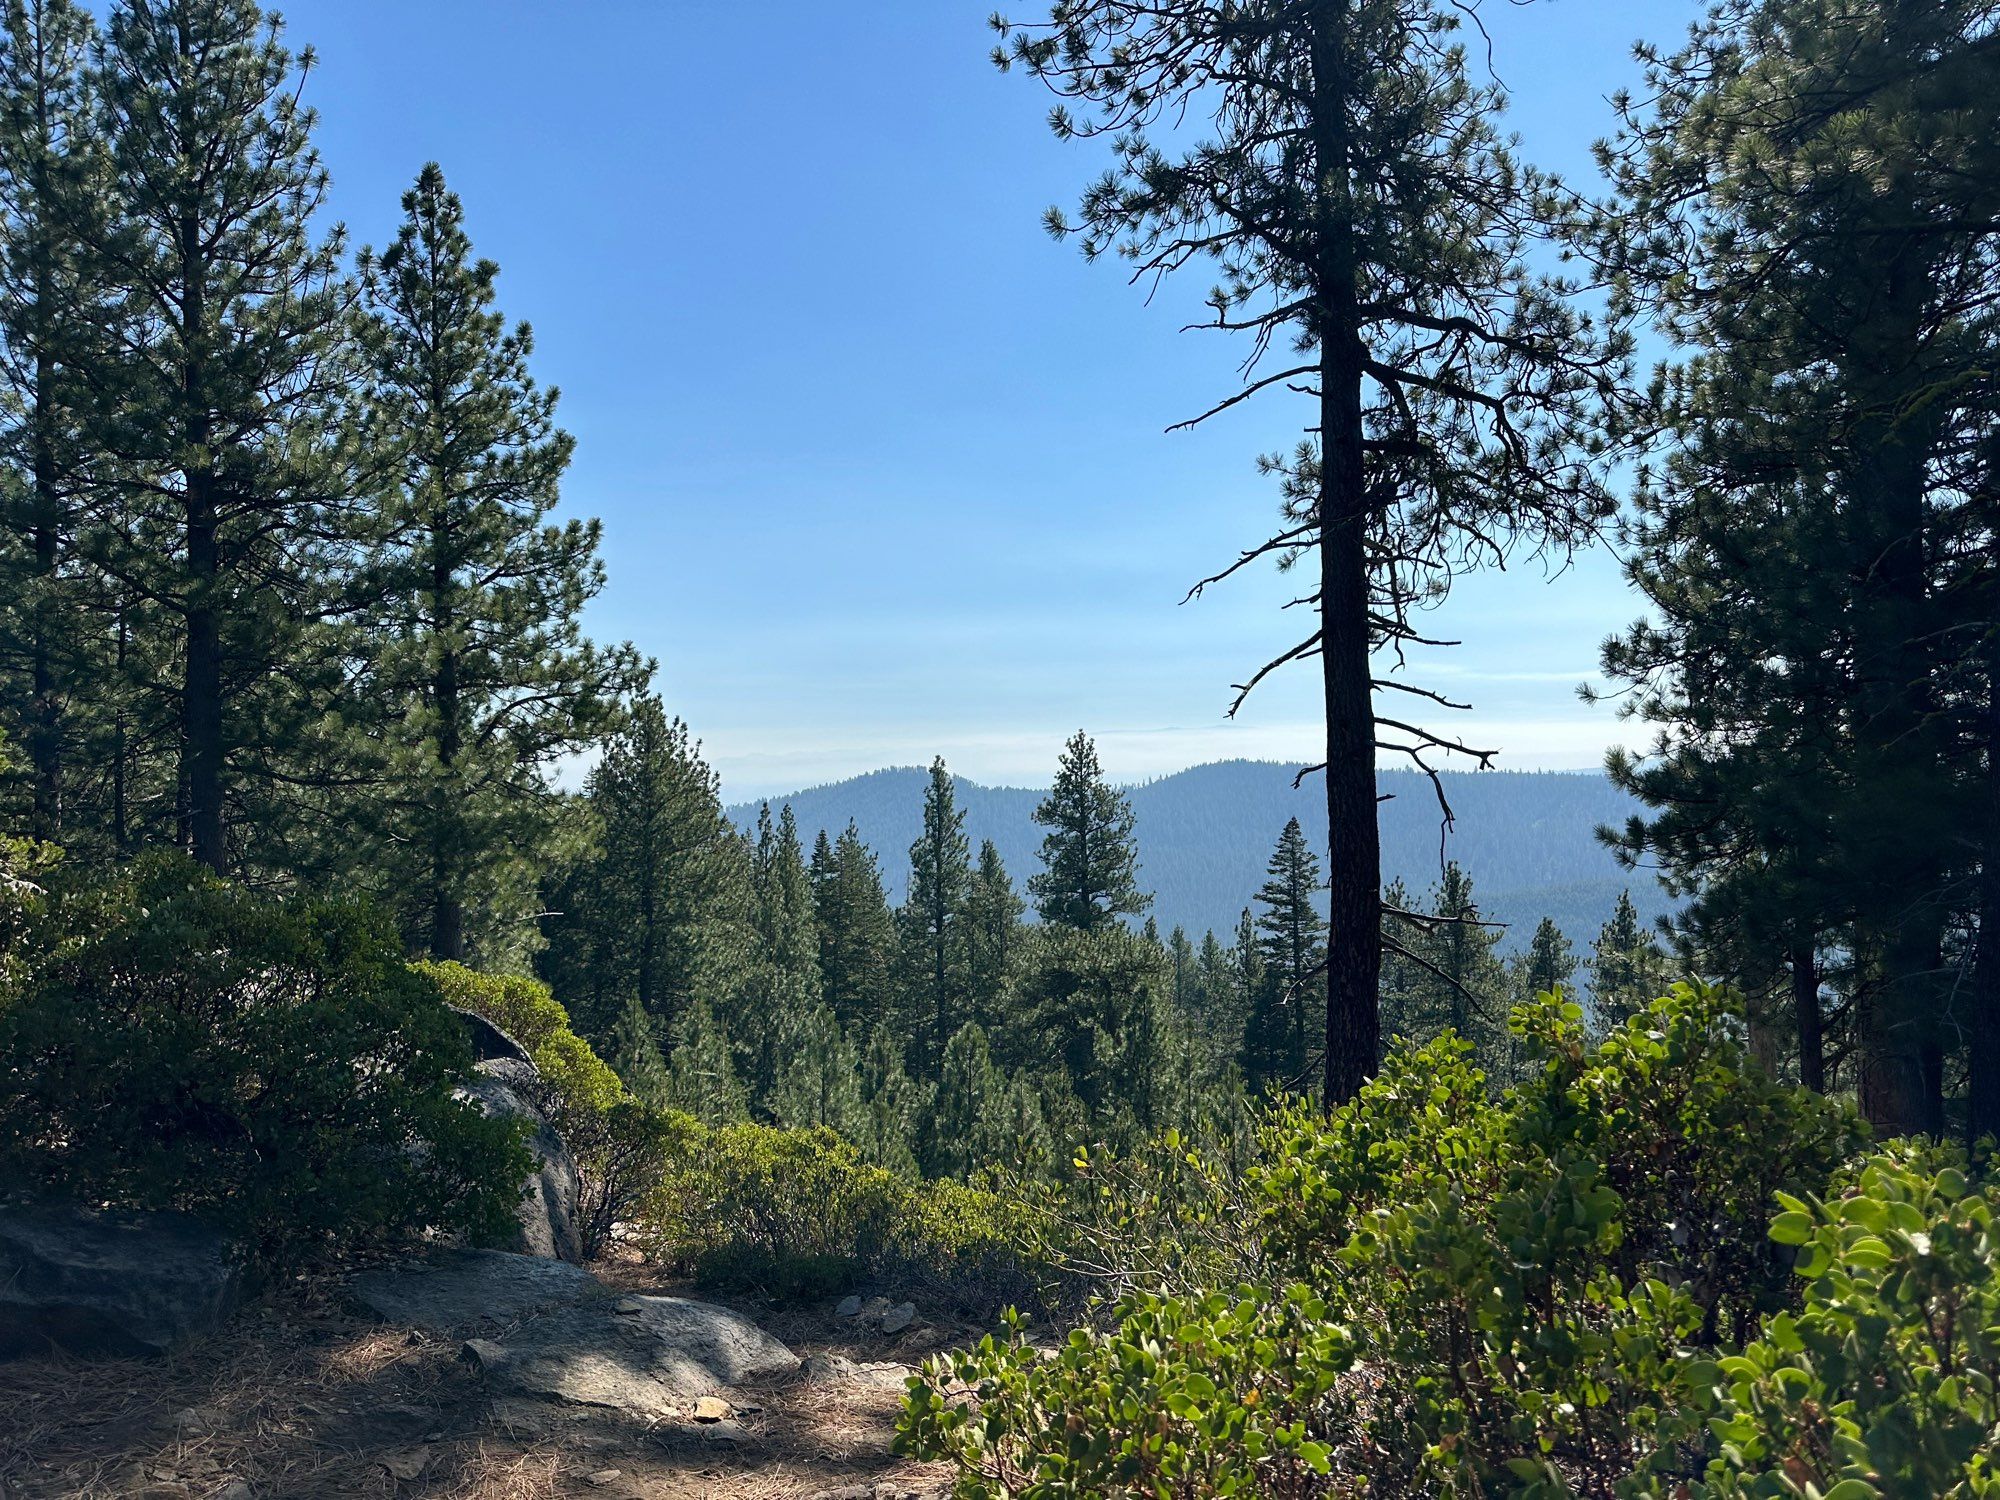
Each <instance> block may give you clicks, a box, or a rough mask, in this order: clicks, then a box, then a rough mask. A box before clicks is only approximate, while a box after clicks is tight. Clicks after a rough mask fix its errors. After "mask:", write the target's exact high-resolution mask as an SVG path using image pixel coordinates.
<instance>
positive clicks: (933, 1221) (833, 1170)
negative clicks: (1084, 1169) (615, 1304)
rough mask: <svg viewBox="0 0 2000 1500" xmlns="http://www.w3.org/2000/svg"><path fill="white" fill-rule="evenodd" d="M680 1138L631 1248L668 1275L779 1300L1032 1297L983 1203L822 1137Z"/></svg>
mask: <svg viewBox="0 0 2000 1500" xmlns="http://www.w3.org/2000/svg"><path fill="white" fill-rule="evenodd" d="M683 1118H685V1117H683ZM687 1125H688V1128H689V1129H691V1130H692V1131H693V1132H694V1133H695V1134H694V1136H693V1138H692V1139H691V1140H690V1141H689V1142H688V1145H687V1149H685V1150H683V1151H680V1152H678V1153H676V1155H675V1157H674V1160H673V1163H672V1165H671V1166H670V1167H669V1169H668V1170H667V1172H666V1173H665V1175H664V1178H663V1180H662V1181H661V1182H660V1184H659V1186H658V1188H657V1189H656V1190H655V1192H654V1193H653V1195H652V1197H651V1199H650V1200H649V1204H648V1209H647V1212H646V1214H645V1216H644V1221H643V1235H642V1243H643V1244H644V1246H645V1248H646V1249H647V1250H648V1252H649V1253H650V1254H652V1255H653V1256H654V1257H655V1258H656V1259H659V1260H661V1261H663V1262H665V1263H666V1264H668V1265H672V1266H676V1267H678V1268H680V1269H683V1270H686V1271H689V1272H692V1273H693V1274H695V1275H696V1276H698V1277H700V1278H701V1279H702V1280H704V1281H707V1282H710V1283H712V1284H718V1285H727V1286H739V1287H742V1286H756V1287H759V1288H762V1289H763V1290H765V1291H768V1292H772V1293H774V1294H778V1295H782V1296H817V1295H824V1294H826V1293H829V1292H833V1291H836V1290H847V1289H849V1288H851V1287H852V1286H853V1285H855V1284H856V1283H857V1282H858V1281H861V1280H865V1279H872V1278H882V1279H893V1280H894V1281H895V1282H896V1283H897V1284H898V1285H901V1286H909V1285H910V1284H912V1283H921V1284H924V1285H927V1286H928V1287H929V1288H930V1289H931V1290H934V1291H936V1292H939V1293H941V1294H949V1295H953V1296H956V1297H958V1298H960V1299H962V1300H965V1301H967V1302H970V1303H975V1304H982V1305H984V1306H986V1307H987V1308H989V1309H990V1308H991V1307H994V1306H998V1305H1000V1304H1001V1303H1002V1302H1004V1301H1006V1300H1008V1299H1010V1298H1011V1299H1022V1298H1027V1297H1030V1296H1031V1295H1032V1293H1033V1291H1034V1286H1035V1282H1034V1279H1033V1278H1032V1276H1031V1275H1030V1274H1029V1267H1028V1266H1027V1264H1026V1263H1025V1262H1024V1261H1023V1259H1022V1258H1021V1256H1020V1255H1019V1253H1018V1252H1017V1251H1016V1250H1015V1248H1014V1246H1013V1240H1012V1236H1011V1234H1010V1233H1009V1223H1008V1215H1007V1212H1006V1205H1004V1204H1003V1203H1002V1201H1001V1200H1000V1199H998V1198H996V1197H995V1196H994V1195H993V1194H991V1193H987V1192H983V1191H980V1190H978V1189H975V1188H969V1187H966V1186H965V1185H963V1184H961V1183H954V1182H932V1183H922V1184H917V1183H911V1182H909V1181H908V1180H907V1179H905V1178H902V1177H899V1176H898V1175H896V1174H895V1173H893V1172H890V1171H888V1170H886V1169H884V1168H882V1167H877V1166H872V1165H870V1164H869V1163H868V1162H866V1161H865V1160H863V1159H862V1156H861V1153H860V1151H859V1150H858V1149H857V1148H856V1147H855V1146H854V1145H852V1144H851V1143H850V1142H848V1141H845V1140H843V1139H842V1138H841V1137H840V1136H838V1135H837V1134H835V1133H834V1132H833V1131H832V1130H829V1129H827V1128H826V1127H824V1126H820V1127H815V1128H813V1129H809V1130H782V1129H777V1128H774V1127H772V1126H768V1125H753V1124H738V1125H725V1126H722V1127H720V1128H718V1129H714V1130H707V1129H704V1128H703V1127H701V1126H699V1125H695V1124H694V1122H693V1121H692V1120H688V1121H687Z"/></svg>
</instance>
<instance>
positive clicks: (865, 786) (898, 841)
mask: <svg viewBox="0 0 2000 1500" xmlns="http://www.w3.org/2000/svg"><path fill="white" fill-rule="evenodd" d="M1292 775H1293V768H1292V767H1290V766H1285V765H1277V764H1273V763H1270V762H1263V761H1240V760H1239V761H1222V762H1218V763H1216V764H1213V765H1205V766H1196V767H1194V768H1192V769H1191V770H1186V771H1181V772H1178V773H1177V774H1175V775H1172V776H1166V777H1162V778H1161V779H1160V780H1158V781H1152V782H1147V783H1145V784H1144V785H1141V786H1135V787H1131V788H1128V789H1127V795H1128V796H1130V798H1131V799H1132V810H1133V813H1134V814H1135V816H1136V818H1137V821H1138V839H1139V858H1140V873H1141V884H1142V885H1143V886H1144V887H1145V888H1146V889H1149V890H1151V891H1152V892H1153V893H1154V905H1153V915H1154V916H1156V917H1157V918H1158V919H1159V923H1160V928H1161V930H1162V931H1169V930H1171V929H1172V928H1173V927H1174V926H1176V925H1179V926H1182V927H1185V928H1186V929H1187V930H1188V932H1189V933H1190V934H1191V935H1192V936H1194V937H1195V938H1196V939H1199V937H1200V935H1201V934H1202V933H1203V932H1204V931H1207V930H1208V929H1210V928H1213V929H1214V930H1215V931H1216V932H1217V933H1218V934H1221V935H1223V936H1224V937H1225V938H1226V937H1227V936H1228V935H1229V934H1230V933H1231V932H1232V931H1233V929H1234V927H1235V924H1236V919H1237V915H1238V913H1240V912H1241V911H1242V909H1243V908H1244V906H1245V905H1247V904H1248V903H1249V901H1250V898H1251V896H1252V894H1253V893H1254V892H1255V891H1256V889H1257V887H1258V886H1259V885H1260V884H1262V883H1263V879H1264V864H1265V861H1266V860H1267V859H1269V858H1270V854H1271V846H1272V845H1273V844H1274V843H1276V842H1277V837H1278V833H1279V830H1281V829H1282V828H1283V827H1284V826H1285V820H1286V819H1287V818H1291V817H1297V818H1298V819H1299V821H1300V822H1301V823H1302V824H1304V826H1305V828H1306V831H1307V833H1308V835H1310V836H1311V837H1312V839H1313V840H1314V843H1315V845H1316V847H1318V848H1320V849H1324V848H1325V847H1326V805H1325V803H1324V801H1323V800H1322V798H1321V794H1320V788H1319V785H1318V783H1317V782H1316V781H1314V780H1312V779H1311V778H1308V779H1307V781H1306V784H1305V785H1304V786H1303V787H1299V788H1296V789H1295V788H1294V787H1293V786H1292ZM927 776H928V773H927V772H925V771H922V770H918V769H916V768H914V767H898V768H896V769H892V770H884V771H873V772H870V773H869V774H868V775H866V776H857V777H854V778H853V779H852V780H849V781H842V782H836V783H834V784H833V785H830V786H821V787H813V788H810V789H808V790H805V791H801V792H797V793H795V794H793V795H792V796H790V797H781V798H773V799H772V806H773V807H776V806H778V805H779V804H781V803H784V802H789V803H790V804H791V807H792V811H793V813H794V814H795V815H796V816H797V818H798V822H799V834H800V837H801V838H802V839H804V840H805V842H806V845H807V847H808V848H810V847H811V844H812V839H813V836H814V835H815V834H816V833H817V832H818V831H819V830H821V829H825V830H826V832H827V835H828V837H832V836H834V835H835V834H837V833H839V831H840V830H841V829H842V828H844V827H846V826H847V823H848V820H849V819H850V818H851V819H852V820H853V821H854V822H855V823H856V824H857V825H858V826H859V827H860V829H861V836H862V837H863V838H864V839H866V840H867V841H868V843H869V845H870V846H871V847H872V848H873V849H874V850H875V852H876V855H877V856H878V858H880V860H881V862H882V874H883V878H884V880H885V881H886V882H887V884H888V885H889V888H890V897H891V899H892V900H898V901H899V900H901V899H902V891H903V884H904V880H905V877H906V875H907V873H908V858H907V851H908V849H909V847H910V845H911V844H912V843H913V842H914V841H915V840H916V837H917V832H918V828H919V825H920V823H921V821H922V815H923V796H924V783H925V780H926V779H927ZM1381 783H1382V790H1383V792H1384V793H1385V794H1388V795H1389V797H1390V800H1389V801H1387V802H1384V803H1383V804H1382V863H1383V869H1384V872H1385V875H1386V876H1387V877H1390V878H1393V877H1397V876H1400V877H1401V878H1402V879H1403V881H1404V882H1405V883H1406V884H1407V885H1408V886H1409V887H1410V889H1411V891H1412V892H1413V893H1415V894H1417V895H1419V896H1421V895H1422V893H1424V892H1426V891H1428V890H1429V888H1430V887H1431V885H1432V884H1433V883H1434V882H1435V881H1436V880H1437V876H1438V869H1439V840H1440V832H1441V829H1440V818H1439V813H1438V806H1437V800H1436V797H1435V795H1434V794H1433V792H1432V790H1431V786H1430V783H1429V782H1428V781H1426V780H1425V779H1424V778H1423V776H1421V775H1420V774H1419V773H1417V772H1414V771H1400V770H1391V771H1384V772H1383V773H1382V777H1381ZM1444 785H1445V791H1446V795H1447V796H1448V797H1449V798H1450V800H1451V804H1452V810H1453V812H1454V813H1455V814H1456V817H1457V822H1456V826H1455V827H1454V829H1453V830H1452V832H1451V834H1450V836H1449V838H1447V839H1446V840H1445V841H1444V850H1445V853H1446V854H1447V855H1448V857H1450V858H1452V859H1455V860H1457V861H1458V862H1459V864H1461V865H1462V866H1464V867H1465V868H1466V869H1467V870H1468V871H1470V872H1471V874H1472V878H1473V883H1474V888H1475V891H1476V893H1477V895H1478V897H1479V900H1480V905H1481V907H1482V909H1483V910H1484V912H1485V914H1486V915H1487V916H1489V917H1491V918H1492V919H1494V920H1496V921H1502V922H1506V923H1507V924H1508V931H1507V934H1506V937H1505V939H1504V940H1503V945H1502V946H1503V947H1506V948H1509V949H1511V948H1513V947H1515V946H1517V945H1519V944H1524V943H1526V941H1527V939H1528V935H1529V933H1530V932H1531V931H1532V930H1533V928H1534V925H1535V923H1536V922H1537V921H1538V920H1539V919H1540V918H1541V917H1543V916H1550V917H1554V918H1555V919H1556V922H1557V923H1558V924H1559V925H1560V926H1561V927H1562V929H1563V930H1564V931H1565V932H1566V933H1568V934H1569V936H1570V939H1571V940H1572V941H1573V942H1575V943H1576V944H1577V946H1578V948H1579V949H1582V948H1585V947H1587V945H1588V944H1589V942H1590V940H1591V939H1592V938H1593V937H1595V936H1596V933H1597V929H1598V927H1599V926H1600V925H1601V924H1602V923H1603V922H1604V920H1605V919H1606V918H1607V917H1608V916H1610V914H1611V908H1612V905H1613V903H1614V902H1616V900H1617V899H1618V893H1619V891H1621V890H1625V889H1628V888H1629V889H1630V890H1631V892H1632V898H1633V900H1634V901H1635V902H1636V903H1637V904H1638V906H1639V910H1640V912H1641V914H1642V915H1644V916H1646V917H1649V918H1650V917H1652V916H1655V915H1658V914H1659V913H1661V912H1664V911H1665V910H1667V907H1668V903H1667V901H1666V900H1665V898H1664V896H1663V895H1662V894H1661V893H1660V890H1659V888H1658V886H1657V885H1656V884H1655V883H1654V881H1653V880H1652V878H1651V877H1650V876H1648V875H1646V874H1644V873H1643V872H1639V873H1633V872H1627V871H1623V870H1620V869H1619V868H1618V866H1617V864H1616V862H1615V861H1614V860H1613V859H1612V857H1611V855H1610V853H1609V851H1607V850H1606V849H1605V848H1604V846H1603V845H1602V844H1600V843H1599V842H1598V840H1597V837H1596V829H1597V828H1598V827H1599V825H1601V824H1605V823H1620V822H1623V821H1624V819H1625V818H1626V817H1627V816H1628V815H1629V814H1630V813H1631V812H1632V810H1633V803H1632V801H1631V799H1630V798H1628V797H1626V796H1625V795H1624V794H1623V793H1621V792H1619V791H1618V790H1616V789H1615V788H1614V787H1613V786H1612V785H1611V784H1610V782H1609V781H1607V780H1606V779H1605V778H1604V777H1603V776H1601V775H1599V774H1597V773H1595V772H1557V771H1539V772H1537V771H1484V772H1477V773H1474V772H1455V773H1446V775H1445V777H1444ZM957 788H958V803H959V806H960V807H961V808H962V809H963V810H964V812H965V831H966V834H967V836H968V837H969V838H970V839H971V840H972V846H973V849H974V850H975V851H977V849H978V847H979V842H980V840H982V839H991V840H993V842H994V844H995V845H996V846H998V848H999V850H1000V855H1001V858H1002V859H1004V860H1005V861H1006V864H1007V869H1008V871H1009V872H1010V873H1011V874H1012V875H1013V876H1014V879H1015V881H1016V883H1018V884H1020V885H1022V886H1024V887H1025V885H1026V882H1027V878H1028V876H1029V875H1030V874H1031V873H1033V872H1034V871H1036V870H1038V869H1040V868H1041V865H1040V861H1039V860H1038V859H1037V858H1036V854H1037V851H1038V850H1039V849H1040V848H1041V840H1042V830H1041V829H1040V828H1038V827H1036V826H1035V823H1034V820H1033V813H1034V809H1035V805H1036V804H1037V803H1038V802H1040V801H1041V799H1042V795H1043V794H1042V793H1041V792H1040V791H1038V790H1033V789H1029V788H1023V787H989V786H981V785H979V784H978V783H976V782H971V781H967V780H965V779H963V778H958V779H957ZM729 811H730V816H731V817H733V818H734V819H735V820H736V822H737V823H738V824H739V826H742V827H745V828H748V827H750V826H752V825H753V824H754V823H755V821H756V814H757V804H755V803H745V804H742V805H739V806H736V807H732V808H731V809H730V810H729Z"/></svg>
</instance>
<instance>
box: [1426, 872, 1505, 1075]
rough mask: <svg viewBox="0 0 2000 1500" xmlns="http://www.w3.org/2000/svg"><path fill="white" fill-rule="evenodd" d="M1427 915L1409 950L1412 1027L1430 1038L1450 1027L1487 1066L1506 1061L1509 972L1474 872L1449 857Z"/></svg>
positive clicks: (1501, 1065)
mask: <svg viewBox="0 0 2000 1500" xmlns="http://www.w3.org/2000/svg"><path fill="white" fill-rule="evenodd" d="M1425 916H1426V920H1424V921H1422V922H1421V923H1419V924H1417V926H1418V930H1419V932H1420V934H1421V935H1420V936H1419V938H1418V939H1417V942H1416V945H1415V947H1414V949H1413V951H1414V952H1415V953H1416V954H1417V956H1418V957H1419V958H1420V959H1421V960H1422V966H1421V967H1420V968H1419V969H1418V970H1417V973H1416V975H1415V979H1414V984H1413V990H1414V993H1413V995H1412V997H1411V1002H1412V1003H1411V1006H1410V1012H1411V1013H1410V1018H1409V1019H1410V1032H1411V1036H1412V1038H1413V1039H1415V1040H1417V1041H1428V1040H1429V1039H1430V1038H1431V1037H1433V1036H1435V1035H1436V1034H1437V1033H1438V1032H1440V1031H1442V1030H1444V1029H1445V1028H1446V1027H1449V1028H1450V1029H1451V1030H1453V1031H1455V1032H1457V1033H1458V1035H1460V1036H1461V1037H1464V1038H1465V1039H1466V1040H1467V1041H1469V1042H1471V1043H1472V1044H1473V1046H1474V1047H1475V1048H1476V1049H1477V1051H1478V1054H1479V1057H1480V1059H1481V1061H1482V1062H1484V1063H1485V1064H1486V1065H1487V1066H1488V1067H1489V1068H1494V1069H1496V1070H1497V1069H1499V1068H1501V1067H1504V1065H1505V1061H1506V1052H1507V1028H1506V1022H1507V1006H1508V996H1507V977H1506V971H1505V969H1503V968H1502V966H1501V963H1500V960H1499V958H1498V956H1497V955H1496V953H1495V949H1496V948H1497V947H1498V946H1499V942H1500V931H1499V929H1498V928H1496V927H1494V926H1492V925H1491V924H1489V923H1487V922H1485V921H1484V920H1483V919H1482V918H1481V917H1480V914H1479V903H1478V901H1477V899H1476V898H1475V897H1474V895H1473V890H1472V877H1471V876H1469V875H1467V874H1466V873H1465V871H1464V870H1462V869H1460V868H1459V866H1458V864H1457V862H1456V861H1453V862H1451V863H1448V864H1447V865H1446V866H1445V868H1444V872H1443V874H1442V875H1440V876H1439V877H1438V883H1437V885H1436V886H1435V887H1434V888H1433V889H1432V891H1431V899H1430V906H1429V911H1428V913H1426V914H1425Z"/></svg>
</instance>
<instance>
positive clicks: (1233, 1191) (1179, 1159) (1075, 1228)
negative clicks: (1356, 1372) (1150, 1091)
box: [996, 1130, 1263, 1306]
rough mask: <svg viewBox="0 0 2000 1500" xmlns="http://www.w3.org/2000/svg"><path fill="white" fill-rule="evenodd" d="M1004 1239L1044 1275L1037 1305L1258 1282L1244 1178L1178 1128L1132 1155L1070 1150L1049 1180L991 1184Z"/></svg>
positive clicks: (1017, 1178) (1258, 1252)
mask: <svg viewBox="0 0 2000 1500" xmlns="http://www.w3.org/2000/svg"><path fill="white" fill-rule="evenodd" d="M996 1182H997V1189H998V1191H999V1192H1000V1193H1001V1194H1002V1195H1003V1196H1004V1197H1006V1198H1007V1199H1008V1200H1009V1201H1010V1204H1011V1205H1012V1212H1011V1213H1010V1215H1009V1228H1008V1234H1009V1236H1010V1238H1011V1239H1012V1240H1013V1242H1014V1243H1015V1244H1017V1245H1018V1246H1019V1247H1020V1248H1021V1250H1022V1252H1023V1253H1025V1254H1026V1255H1027V1256H1028V1257H1029V1259H1031V1260H1032V1261H1034V1262H1035V1263H1038V1264H1044V1265H1046V1266H1048V1267H1049V1268H1050V1271H1051V1275H1052V1277H1053V1280H1052V1282H1051V1284H1050V1285H1049V1286H1047V1287H1045V1288H1044V1292H1045V1300H1047V1301H1050V1302H1051V1303H1052V1304H1070V1305H1072V1306H1073V1305H1074V1304H1075V1302H1076V1301H1077V1300H1078V1299H1079V1298H1080V1297H1083V1296H1089V1297H1092V1298H1094V1299H1096V1300H1098V1301H1100V1302H1110V1301H1113V1300H1115V1299H1116V1298H1118V1297H1119V1296H1121V1295H1123V1294H1124V1293H1125V1292H1128V1291H1137V1290H1146V1291H1169V1292H1191V1291H1198V1290H1200V1289H1201V1288H1203V1287H1210V1286H1227V1285H1233V1284H1235V1283H1237V1282H1240V1281H1246V1280H1255V1279H1257V1278H1258V1276H1259V1274H1260V1271H1261V1268H1262V1263H1263V1255H1262V1247H1261V1244H1260V1239H1259V1234H1258V1224H1257V1218H1256V1214H1255V1212H1254V1211H1253V1209H1252V1206H1251V1202H1250V1197H1249V1191H1248V1189H1247V1187H1246V1185H1245V1183H1244V1182H1243V1179H1242V1174H1241V1173H1240V1172H1237V1171H1234V1170H1232V1169H1231V1168H1230V1167H1229V1166H1228V1164H1227V1163H1226V1162H1225V1161H1222V1160H1220V1159H1218V1158H1217V1157H1216V1156H1215V1155H1213V1154H1212V1153H1211V1152H1209V1151H1207V1150H1204V1149H1203V1148H1202V1147H1200V1146H1199V1145H1197V1144H1196V1143H1195V1142H1193V1141H1191V1140H1190V1139H1188V1138H1187V1137H1186V1136H1184V1135H1182V1134H1181V1132H1180V1131H1178V1130H1168V1131H1165V1132H1163V1133H1162V1134H1160V1135H1157V1136H1152V1137H1149V1138H1146V1139H1144V1140H1141V1141H1139V1142H1138V1143H1137V1144H1135V1145H1133V1146H1132V1147H1131V1148H1130V1149H1128V1150H1124V1151H1113V1150H1110V1149H1108V1148H1099V1149H1097V1150H1094V1151H1093V1150H1090V1149H1088V1148H1085V1147H1078V1148H1077V1151H1076V1153H1075V1155H1074V1157H1073V1158H1072V1159H1071V1161H1070V1165H1069V1170H1068V1172H1066V1173H1064V1174H1063V1175H1062V1176H1060V1177H1057V1178H1051V1177H1049V1176H1048V1175H1046V1174H1037V1175H1034V1176H1030V1175H1028V1174H1025V1173H1022V1174H1018V1175H1008V1176H1002V1177H998V1178H997V1179H996Z"/></svg>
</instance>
